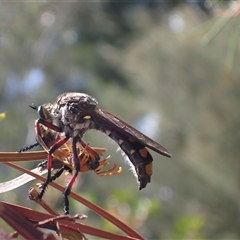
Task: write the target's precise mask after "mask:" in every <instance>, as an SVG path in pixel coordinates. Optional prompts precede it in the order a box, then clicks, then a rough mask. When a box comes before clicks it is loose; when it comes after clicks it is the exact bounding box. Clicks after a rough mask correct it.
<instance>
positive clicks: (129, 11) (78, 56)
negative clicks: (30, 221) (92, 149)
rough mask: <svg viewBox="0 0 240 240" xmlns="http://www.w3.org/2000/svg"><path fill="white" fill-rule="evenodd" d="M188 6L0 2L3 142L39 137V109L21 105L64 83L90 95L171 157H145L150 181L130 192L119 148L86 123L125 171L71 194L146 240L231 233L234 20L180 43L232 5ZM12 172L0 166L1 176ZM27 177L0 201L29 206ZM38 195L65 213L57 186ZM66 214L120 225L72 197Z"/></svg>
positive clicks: (4, 147)
mask: <svg viewBox="0 0 240 240" xmlns="http://www.w3.org/2000/svg"><path fill="white" fill-rule="evenodd" d="M188 2H189V4H187V1H186V2H183V1H149V2H148V1H136V2H131V1H126V2H121V3H120V2H116V1H106V2H81V3H80V2H61V3H60V2H59V3H56V2H42V3H41V2H33V3H29V2H28V3H27V2H26V3H24V2H22V3H14V4H13V3H10V2H4V3H3V2H2V3H0V5H1V8H0V19H1V21H0V30H1V31H0V51H1V54H0V60H1V65H0V112H6V113H7V116H6V118H5V119H4V120H3V121H1V122H0V124H1V135H0V150H1V151H16V150H17V149H19V148H21V147H22V146H24V145H27V144H31V143H33V142H34V141H35V133H34V120H35V119H36V118H37V114H36V112H35V111H33V110H31V109H30V108H29V107H28V105H29V104H31V103H35V104H36V105H40V104H43V103H46V102H53V101H55V99H56V97H57V95H58V94H60V93H62V92H67V91H78V92H86V93H89V94H91V95H92V96H94V97H96V99H97V100H98V101H99V106H100V107H101V108H103V109H106V110H108V111H109V112H112V113H113V114H115V115H117V116H119V117H120V118H121V119H123V120H125V121H126V122H129V123H130V124H132V125H134V126H136V127H138V128H139V129H140V130H141V131H142V130H144V131H145V133H146V134H147V135H149V136H150V137H152V138H154V139H155V140H157V141H158V142H160V143H161V144H162V145H163V146H165V147H166V148H167V149H169V150H170V151H171V152H172V153H173V157H172V159H167V158H164V157H162V156H160V155H157V154H155V153H153V157H154V163H153V167H154V169H153V176H152V182H151V183H150V184H148V186H147V188H146V189H144V190H142V191H138V189H137V183H136V179H135V177H134V176H133V174H132V173H131V171H130V170H129V166H128V165H127V164H126V163H125V160H123V157H122V156H121V154H120V153H119V152H117V153H116V145H114V144H111V143H110V142H109V141H108V139H107V137H106V136H104V135H103V134H101V133H96V132H94V131H91V132H89V133H87V134H86V136H85V141H86V142H88V143H89V144H90V145H91V146H99V147H106V148H108V154H109V155H111V161H112V162H116V163H117V164H118V166H122V167H123V168H124V170H123V173H122V174H120V175H116V176H113V177H98V176H96V175H94V173H85V174H81V175H80V176H79V178H78V182H77V183H76V185H75V186H74V190H75V191H77V192H80V193H81V194H82V195H83V196H85V197H86V198H88V199H90V200H91V201H93V202H94V203H96V204H98V205H100V206H102V207H103V208H105V209H107V210H108V211H109V212H111V213H113V214H114V215H115V216H118V217H119V218H120V219H122V220H123V221H124V222H126V223H128V224H129V225H130V226H132V227H133V228H134V229H135V230H136V231H138V232H139V233H140V234H142V235H143V236H144V237H145V238H146V239H173V238H174V239H220V238H221V239H229V238H231V239H239V238H240V230H239V229H240V228H239V211H240V206H239V200H238V199H239V197H240V189H239V180H240V178H239V168H240V163H239V160H238V156H239V137H240V132H239V130H238V129H239V125H240V121H239V119H240V112H239V102H240V99H239V98H240V97H239V96H240V94H239V76H240V69H239V68H238V67H237V66H238V64H239V61H240V59H239V54H238V53H239V49H238V48H237V47H233V48H234V51H235V57H234V64H232V68H231V69H230V68H229V69H228V70H226V69H225V68H224V64H225V61H226V52H227V48H228V41H229V36H230V35H231V34H234V31H236V25H235V24H232V23H230V24H226V25H225V27H224V28H222V29H221V31H219V32H218V35H217V36H216V37H214V38H213V39H212V41H210V42H209V44H208V45H203V44H202V41H201V40H202V39H201V38H200V37H199V36H198V35H197V38H195V39H188V40H185V39H184V40H183V35H184V36H185V34H186V33H189V32H190V30H192V29H193V28H196V27H198V26H203V25H202V24H203V23H204V22H206V21H211V19H214V18H215V17H216V16H217V14H218V13H219V11H220V12H221V11H223V10H225V9H230V7H231V5H230V4H232V3H233V2H232V1H214V2H212V1H195V2H194V1H188ZM200 3H201V4H202V3H205V5H204V4H203V5H201V4H200ZM209 26H210V25H209ZM204 27H206V26H204ZM206 29H207V30H210V27H209V28H206ZM233 38H234V37H233ZM234 39H235V38H234ZM237 43H238V45H239V41H238V42H237ZM232 46H233V45H232ZM234 46H236V44H235V45H234ZM230 59H231V58H230ZM24 165H25V166H27V167H28V168H29V169H30V168H33V167H34V166H36V164H35V163H32V164H24ZM18 175H19V173H18V172H16V171H12V170H11V169H9V168H7V167H5V166H1V181H5V180H9V179H11V178H14V177H16V176H18ZM67 179H68V178H67V177H66V178H64V177H63V178H61V179H60V180H59V182H61V181H62V184H66V182H67ZM35 183H36V182H32V183H30V184H27V185H26V186H23V187H21V188H19V189H17V190H15V191H12V192H9V193H5V194H3V195H2V199H5V200H6V201H10V202H15V203H18V204H22V205H25V206H27V207H33V208H36V205H35V204H34V203H31V202H30V201H26V198H27V189H28V188H29V186H33V185H34V184H35ZM24 193H25V194H24ZM44 199H45V200H47V202H49V203H50V204H51V205H52V206H56V209H57V208H58V209H59V212H61V211H62V194H61V193H59V192H57V191H55V190H53V189H51V188H50V187H49V189H48V191H47V193H46V196H45V198H44ZM71 213H72V214H75V213H86V214H87V215H88V216H89V218H88V219H87V220H86V221H87V222H88V223H89V224H91V225H93V226H95V227H101V228H103V229H108V230H110V229H112V231H116V229H115V228H113V227H112V225H111V224H109V223H106V222H105V221H103V220H102V219H101V218H99V217H97V216H96V215H95V214H94V213H91V212H89V211H88V209H86V208H85V207H83V206H79V204H76V203H75V202H74V201H71ZM0 225H1V224H0ZM110 225H111V226H110Z"/></svg>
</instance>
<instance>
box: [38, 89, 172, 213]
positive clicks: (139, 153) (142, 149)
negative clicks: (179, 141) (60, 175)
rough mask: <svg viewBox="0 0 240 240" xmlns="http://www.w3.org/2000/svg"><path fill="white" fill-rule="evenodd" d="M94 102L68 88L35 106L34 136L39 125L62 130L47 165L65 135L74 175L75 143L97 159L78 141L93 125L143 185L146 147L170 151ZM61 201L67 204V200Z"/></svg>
mask: <svg viewBox="0 0 240 240" xmlns="http://www.w3.org/2000/svg"><path fill="white" fill-rule="evenodd" d="M97 105H98V103H97V101H96V100H95V99H94V98H93V97H91V96H89V95H87V94H84V93H77V92H69V93H63V94H61V95H60V96H58V97H57V100H56V102H55V103H53V104H45V105H42V106H40V107H39V108H38V114H39V118H38V120H37V121H36V132H37V135H38V138H42V136H41V128H40V126H41V125H43V126H45V127H47V128H49V129H51V130H53V131H56V132H59V133H64V136H63V137H62V138H60V139H58V140H56V141H55V143H54V144H53V145H52V146H51V147H50V149H49V151H48V153H49V154H48V169H49V167H50V166H51V162H52V157H51V155H52V154H53V153H54V152H55V151H56V150H57V149H59V148H60V147H61V146H62V145H64V144H65V143H66V142H68V141H69V139H72V146H71V150H72V154H73V155H72V156H73V157H72V158H73V162H74V166H75V169H76V175H77V172H79V171H81V169H80V168H81V166H80V164H79V163H78V162H79V161H78V152H77V147H76V146H77V144H78V143H80V144H81V145H82V146H83V147H86V149H87V151H88V152H90V153H91V154H93V155H94V156H95V159H97V154H95V153H94V151H93V149H91V148H90V147H88V146H87V145H86V144H85V143H84V142H83V141H82V137H83V135H84V133H85V132H86V131H87V130H89V129H96V130H99V131H101V132H103V133H105V134H106V135H108V136H109V137H110V138H111V139H113V140H114V141H115V142H116V143H117V144H118V145H119V147H120V148H121V150H122V151H123V152H124V153H125V154H126V155H127V157H128V158H129V160H130V161H131V163H132V164H133V166H134V168H135V171H136V175H137V177H138V181H139V183H140V184H139V189H140V190H141V189H142V188H145V187H146V185H147V183H149V182H150V180H151V175H152V161H153V158H152V156H151V154H150V153H149V151H148V150H147V148H150V149H152V150H153V151H155V152H157V153H159V154H162V155H164V156H166V157H171V153H170V152H169V151H168V150H167V149H165V148H164V147H163V146H161V145H160V144H158V143H157V142H155V141H153V140H152V139H150V138H149V137H147V136H146V135H144V134H143V133H141V132H139V131H138V130H136V129H135V128H133V127H132V126H130V125H128V124H127V123H125V122H124V121H122V120H121V119H119V118H117V117H116V116H114V115H113V114H111V113H109V112H107V111H105V110H102V109H100V108H98V106H97ZM34 107H35V106H34ZM35 108H36V107H35ZM49 171H50V170H49ZM68 194H69V192H64V195H65V196H67V195H68ZM65 203H66V205H67V204H68V202H67V201H66V202H65ZM65 213H68V208H66V211H65Z"/></svg>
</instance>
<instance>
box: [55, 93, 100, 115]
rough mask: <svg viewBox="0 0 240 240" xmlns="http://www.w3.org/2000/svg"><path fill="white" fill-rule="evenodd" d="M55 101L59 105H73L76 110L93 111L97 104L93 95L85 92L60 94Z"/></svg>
mask: <svg viewBox="0 0 240 240" xmlns="http://www.w3.org/2000/svg"><path fill="white" fill-rule="evenodd" d="M56 103H57V104H58V105H59V106H63V105H67V106H68V107H73V108H75V110H77V111H83V110H86V111H93V110H94V109H95V108H96V106H97V104H98V102H97V101H96V99H94V98H93V97H91V96H89V95H87V94H85V93H78V92H68V93H63V94H61V95H59V96H58V97H57V101H56ZM73 111H74V109H73Z"/></svg>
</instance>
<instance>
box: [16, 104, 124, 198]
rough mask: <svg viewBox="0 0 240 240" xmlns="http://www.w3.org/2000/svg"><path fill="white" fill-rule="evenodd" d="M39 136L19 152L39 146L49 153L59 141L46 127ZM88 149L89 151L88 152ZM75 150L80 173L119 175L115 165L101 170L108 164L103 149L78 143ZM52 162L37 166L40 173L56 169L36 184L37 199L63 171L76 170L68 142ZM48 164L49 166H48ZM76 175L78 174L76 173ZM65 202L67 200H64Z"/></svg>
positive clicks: (119, 169)
mask: <svg viewBox="0 0 240 240" xmlns="http://www.w3.org/2000/svg"><path fill="white" fill-rule="evenodd" d="M31 107H32V106H31ZM39 129H40V131H41V132H40V135H37V143H35V144H32V145H30V146H28V147H25V148H23V149H21V150H19V152H23V151H27V150H30V149H32V148H33V147H35V146H37V145H40V146H41V147H42V148H43V149H44V150H45V151H46V152H49V148H51V146H53V145H54V144H55V143H56V142H57V141H59V140H60V139H61V137H60V135H59V133H57V132H55V131H53V130H51V129H48V128H47V127H45V126H43V125H40V126H39ZM87 149H88V150H89V149H90V151H88V150H87ZM76 150H77V158H78V164H79V165H80V171H81V172H88V171H93V172H94V173H95V174H96V175H98V176H112V175H116V174H120V173H121V172H122V168H121V167H119V168H118V170H117V171H115V169H116V167H117V165H116V164H115V163H114V164H113V166H112V167H111V168H109V169H105V170H103V168H104V167H105V166H106V165H108V164H109V162H108V159H109V157H107V158H104V159H101V157H102V156H103V155H104V153H105V151H106V149H105V148H96V147H93V148H90V147H88V146H87V145H85V147H83V146H82V145H81V144H80V143H79V142H78V143H77V144H76ZM52 156H53V161H52V162H49V161H47V160H46V161H43V162H42V163H40V164H39V165H38V167H39V168H40V169H41V171H43V170H45V169H48V168H50V169H57V171H56V172H55V174H53V175H51V176H50V177H49V176H48V177H47V179H46V181H45V182H44V183H43V184H38V187H39V188H40V189H41V191H40V193H39V196H38V197H39V198H42V197H43V194H44V193H45V190H46V188H47V186H48V184H49V183H50V182H52V181H54V180H56V179H57V178H58V177H60V176H61V175H62V173H63V172H64V171H68V172H71V173H72V171H73V170H74V169H75V168H76V166H74V162H73V156H72V149H71V144H70V142H69V141H67V142H66V143H65V144H64V145H63V146H61V147H60V148H58V149H57V150H56V151H55V152H54V153H53V154H52ZM49 163H50V164H51V166H49ZM77 173H78V172H77ZM76 177H77V175H76V174H75V175H73V177H72V178H71V180H70V181H69V183H68V185H67V186H66V188H65V192H69V193H70V192H71V189H72V185H73V183H74V182H75V180H76ZM65 201H67V200H65Z"/></svg>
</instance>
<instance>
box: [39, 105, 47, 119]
mask: <svg viewBox="0 0 240 240" xmlns="http://www.w3.org/2000/svg"><path fill="white" fill-rule="evenodd" d="M38 115H39V117H40V118H42V119H45V120H46V119H47V114H46V110H45V108H44V107H43V106H39V107H38Z"/></svg>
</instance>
